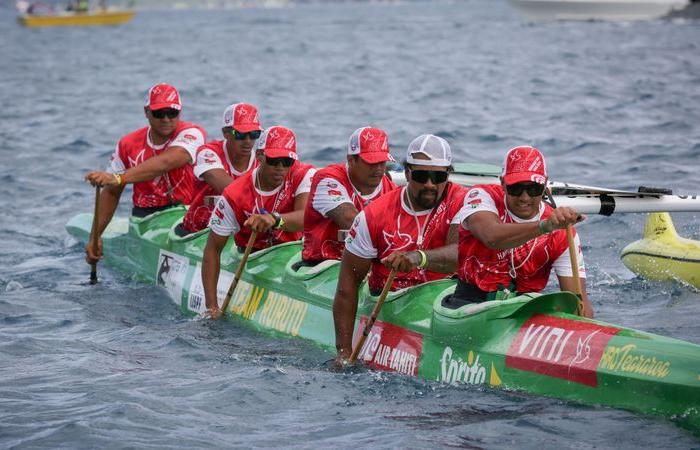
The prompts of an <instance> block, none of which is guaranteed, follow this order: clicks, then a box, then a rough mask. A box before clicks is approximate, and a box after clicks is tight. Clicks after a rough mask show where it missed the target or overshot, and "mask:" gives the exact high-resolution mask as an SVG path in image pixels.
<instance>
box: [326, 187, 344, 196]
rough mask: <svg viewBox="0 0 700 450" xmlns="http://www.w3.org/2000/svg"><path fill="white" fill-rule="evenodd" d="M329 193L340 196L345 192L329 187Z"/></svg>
mask: <svg viewBox="0 0 700 450" xmlns="http://www.w3.org/2000/svg"><path fill="white" fill-rule="evenodd" d="M328 195H338V196H340V195H343V193H342V192H340V191H339V190H337V189H329V190H328Z"/></svg>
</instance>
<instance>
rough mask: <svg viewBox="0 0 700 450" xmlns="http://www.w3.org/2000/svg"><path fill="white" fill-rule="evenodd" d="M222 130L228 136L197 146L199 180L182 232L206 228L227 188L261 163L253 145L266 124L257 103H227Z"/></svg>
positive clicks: (180, 229) (177, 229)
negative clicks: (260, 118) (260, 115)
mask: <svg viewBox="0 0 700 450" xmlns="http://www.w3.org/2000/svg"><path fill="white" fill-rule="evenodd" d="M221 133H222V134H223V136H224V139H222V140H217V141H212V142H209V143H207V144H205V145H203V146H202V147H200V148H199V149H198V150H197V156H196V158H195V162H194V165H193V169H194V176H195V177H196V181H195V188H194V191H193V195H192V199H191V201H190V207H189V209H188V210H187V213H186V214H185V217H184V218H183V220H182V224H181V225H178V227H177V228H176V229H175V232H176V233H177V234H178V235H180V236H185V235H187V234H189V233H194V232H196V231H199V230H202V229H204V228H206V227H207V225H208V224H209V218H210V217H211V212H212V211H213V210H214V205H215V204H216V200H217V199H218V196H219V195H221V193H222V192H223V191H224V188H225V187H226V186H228V185H229V184H231V182H233V181H234V180H236V179H238V178H240V177H242V176H243V175H245V174H246V173H248V172H250V171H251V170H253V168H254V167H256V165H257V164H256V161H257V159H256V157H255V152H254V151H253V148H254V147H255V142H256V141H257V139H258V138H259V137H260V133H262V128H261V126H260V120H259V119H258V109H257V108H256V107H255V106H253V105H251V104H249V103H234V104H233V105H230V106H229V107H227V108H226V110H225V111H224V116H223V124H222V128H221Z"/></svg>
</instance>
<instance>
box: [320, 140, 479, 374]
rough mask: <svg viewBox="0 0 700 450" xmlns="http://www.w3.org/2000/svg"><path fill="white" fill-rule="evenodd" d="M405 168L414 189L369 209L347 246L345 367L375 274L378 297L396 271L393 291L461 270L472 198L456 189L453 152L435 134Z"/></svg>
mask: <svg viewBox="0 0 700 450" xmlns="http://www.w3.org/2000/svg"><path fill="white" fill-rule="evenodd" d="M404 167H405V173H406V181H407V185H406V186H404V187H403V188H401V189H395V190H393V191H391V192H389V193H387V194H385V195H383V196H381V197H380V198H378V199H376V200H374V201H373V202H372V203H370V204H369V205H368V206H367V207H365V208H364V210H363V211H361V212H360V213H359V214H358V215H357V216H356V217H355V220H354V222H353V224H352V228H351V229H350V232H349V235H348V238H347V239H346V241H345V251H344V252H343V258H342V260H341V265H340V274H339V276H338V287H337V289H336V293H335V300H334V303H333V318H334V321H335V336H336V348H337V350H338V357H337V359H336V361H337V362H338V363H339V364H342V363H343V362H344V361H346V360H347V359H348V357H349V356H350V354H351V352H352V335H353V328H354V325H355V314H356V312H357V300H358V288H359V286H360V283H361V282H362V280H364V278H365V275H367V272H370V274H369V279H368V284H369V288H370V292H371V293H372V294H373V295H378V294H379V292H380V291H381V290H382V288H383V286H384V283H385V282H386V280H387V278H388V275H389V272H390V271H391V269H396V270H397V271H398V273H397V275H396V278H395V279H394V282H393V285H392V287H391V288H392V290H395V289H401V288H406V287H409V286H414V285H416V284H419V283H424V282H426V281H431V280H438V279H441V278H445V277H447V276H449V275H450V274H452V273H454V271H455V269H456V265H457V238H458V230H459V224H460V223H461V216H460V215H459V212H460V210H462V209H463V208H462V207H463V204H464V199H465V196H466V193H467V190H466V189H465V188H464V187H462V186H459V185H456V184H454V183H451V182H449V181H448V179H449V174H450V172H451V170H452V152H451V150H450V146H449V144H448V143H447V141H445V140H444V139H442V138H440V137H438V136H434V135H431V134H424V135H421V136H418V137H417V138H416V139H414V140H413V141H412V142H411V143H410V145H409V146H408V149H407V152H406V163H405V164H404ZM370 269H371V271H370Z"/></svg>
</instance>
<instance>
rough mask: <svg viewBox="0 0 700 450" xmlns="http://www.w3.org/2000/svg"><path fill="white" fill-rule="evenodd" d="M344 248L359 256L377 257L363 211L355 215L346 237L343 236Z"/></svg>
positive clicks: (366, 257)
mask: <svg viewBox="0 0 700 450" xmlns="http://www.w3.org/2000/svg"><path fill="white" fill-rule="evenodd" d="M345 249H346V250H347V251H349V252H350V253H352V254H353V255H356V256H359V257H360V258H365V259H374V258H376V257H377V248H376V247H375V246H374V244H373V243H372V238H371V237H370V235H369V228H368V227H367V218H366V217H365V212H364V211H361V212H360V214H358V215H357V216H355V220H354V221H353V222H352V227H350V232H349V233H348V237H346V238H345Z"/></svg>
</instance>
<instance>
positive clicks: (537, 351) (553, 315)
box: [66, 171, 700, 434]
mask: <svg viewBox="0 0 700 450" xmlns="http://www.w3.org/2000/svg"><path fill="white" fill-rule="evenodd" d="M467 172H468V171H467ZM472 172H474V171H472ZM463 175H464V176H465V177H477V178H478V177H482V179H481V180H480V181H483V180H485V179H486V178H488V177H490V175H489V174H488V173H486V174H483V173H482V174H481V175H479V174H478V173H467V174H463ZM586 195H587V196H590V195H591V194H590V193H589V194H586ZM564 198H565V197H564V196H559V197H558V200H559V201H563V200H564ZM591 208H592V207H591ZM184 212H185V208H184V207H176V208H172V209H169V210H166V211H161V212H158V213H155V214H152V215H150V216H148V217H146V218H134V217H129V218H126V217H115V218H114V219H113V220H112V222H111V223H110V225H109V226H108V227H107V229H106V230H105V232H104V233H103V236H102V237H103V242H104V253H105V260H106V262H107V263H108V264H110V265H112V266H114V267H117V268H118V269H120V270H122V271H124V272H126V273H127V274H129V275H132V276H135V277H136V278H137V279H140V280H142V281H144V282H147V283H153V284H155V285H157V286H161V287H163V288H164V289H166V290H167V292H168V294H169V296H170V297H171V298H172V299H173V300H174V301H175V303H176V304H178V305H179V306H180V308H181V309H182V311H183V312H184V313H185V314H189V315H196V314H200V313H202V312H204V311H205V309H206V308H205V305H204V295H203V288H202V282H201V262H202V252H203V249H204V246H205V244H206V240H207V233H208V230H202V231H200V232H198V233H196V234H194V235H191V236H187V237H185V238H182V237H179V236H177V235H176V234H175V233H174V228H175V226H176V225H177V224H178V222H179V221H180V220H181V219H182V216H183V215H184ZM91 225H92V215H91V214H79V215H77V216H75V217H74V218H72V219H71V220H70V221H69V222H68V224H67V225H66V228H67V230H68V232H69V233H70V234H71V235H73V236H75V237H76V238H77V239H78V240H80V241H82V242H86V241H87V239H88V236H89V233H90V228H91ZM232 241H233V240H229V244H228V246H227V249H226V250H225V251H224V253H223V255H222V272H221V276H220V280H219V286H218V289H219V301H220V302H222V300H223V297H224V296H225V293H226V290H227V288H228V286H229V284H230V282H231V280H232V279H233V273H234V272H235V270H236V268H237V267H238V261H239V258H240V255H239V254H238V252H237V251H236V250H235V247H233V248H231V244H232ZM300 257H301V243H300V242H291V243H286V244H281V245H277V246H274V247H271V248H268V249H264V250H261V251H259V252H257V253H254V254H252V255H251V256H250V259H249V260H248V263H247V265H246V268H245V270H244V272H243V275H242V279H241V281H240V283H239V285H238V288H237V290H236V292H235V294H234V296H233V298H232V300H231V302H230V304H229V307H228V309H227V311H226V313H227V318H228V319H231V320H233V319H235V318H239V319H243V320H245V321H246V322H247V323H249V324H250V325H251V326H253V327H254V328H256V329H259V330H261V331H268V332H278V333H283V334H286V335H289V336H296V337H301V338H306V339H310V340H312V341H314V342H316V343H317V344H319V345H320V346H322V347H324V348H326V349H328V350H331V351H333V349H334V345H335V331H334V327H333V315H332V304H333V297H334V294H335V288H336V282H337V277H338V273H339V265H340V263H339V262H338V261H325V262H323V263H321V264H319V265H317V266H315V267H310V268H309V267H303V268H301V269H299V270H294V268H293V267H294V263H295V262H297V261H299V259H300ZM454 289H455V281H453V280H439V281H434V282H429V283H425V284H422V285H418V286H415V287H412V288H408V289H403V290H399V291H396V292H392V293H390V294H389V297H388V298H387V300H386V303H385V304H384V307H383V309H382V311H381V313H380V315H379V318H378V320H377V322H376V324H375V326H374V328H373V329H372V331H371V333H370V335H369V336H368V338H367V340H366V342H365V345H364V347H363V349H362V351H361V352H360V357H359V360H360V361H362V362H364V363H365V364H367V365H368V366H370V367H372V368H376V369H380V370H387V371H395V372H399V373H402V374H406V375H410V376H418V377H421V378H424V379H427V380H435V381H441V382H446V383H466V384H471V385H484V386H491V387H496V388H503V389H513V390H519V391H524V392H528V393H532V394H536V395H545V396H551V397H557V398H562V399H566V400H571V401H575V402H581V403H586V404H595V405H609V406H612V407H616V408H623V409H628V410H632V411H636V412H641V413H646V414H654V415H661V416H665V417H667V418H671V419H673V420H674V421H676V422H677V423H678V424H680V425H681V426H683V427H685V428H687V429H689V430H691V431H692V432H694V433H696V434H700V346H698V345H695V344H691V343H688V342H684V341H681V340H677V339H672V338H667V337H663V336H658V335H654V334H651V333H646V332H642V331H637V330H633V329H629V328H625V327H622V326H617V325H612V324H608V323H604V322H600V321H596V320H588V319H584V318H581V317H579V316H577V315H576V307H577V302H578V299H577V297H576V296H575V295H574V294H571V293H568V292H553V293H549V294H543V295H540V294H535V293H532V294H525V295H521V296H518V297H515V298H511V299H508V300H501V301H489V302H485V303H480V304H473V305H466V306H463V307H461V308H459V309H448V308H445V307H443V306H442V299H443V298H444V297H445V296H447V295H449V294H451V293H452V292H453V291H454ZM375 302H376V298H375V297H372V296H371V295H370V294H369V292H368V289H367V287H366V285H365V286H363V287H362V289H361V294H360V301H359V305H358V316H357V321H356V332H355V341H357V339H359V334H360V333H361V327H362V326H363V325H364V323H365V322H366V320H367V317H369V315H370V314H371V310H372V308H373V306H374V304H375Z"/></svg>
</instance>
